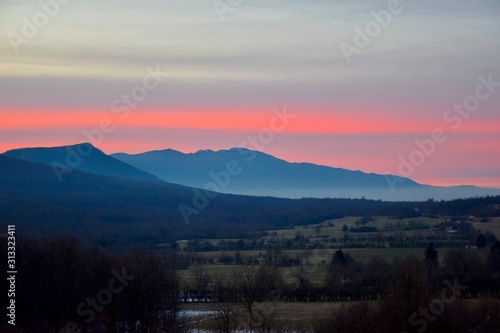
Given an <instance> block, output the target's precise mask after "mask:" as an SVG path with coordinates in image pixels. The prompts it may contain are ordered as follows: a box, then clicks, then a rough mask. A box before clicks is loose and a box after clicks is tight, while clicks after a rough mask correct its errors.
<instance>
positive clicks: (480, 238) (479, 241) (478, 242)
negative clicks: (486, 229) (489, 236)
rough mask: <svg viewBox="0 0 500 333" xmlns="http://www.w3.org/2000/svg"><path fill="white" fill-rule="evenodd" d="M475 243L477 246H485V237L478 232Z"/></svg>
mask: <svg viewBox="0 0 500 333" xmlns="http://www.w3.org/2000/svg"><path fill="white" fill-rule="evenodd" d="M476 245H477V247H478V248H483V247H485V246H486V237H484V235H483V234H479V236H477V239H476Z"/></svg>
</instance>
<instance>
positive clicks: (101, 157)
mask: <svg viewBox="0 0 500 333" xmlns="http://www.w3.org/2000/svg"><path fill="white" fill-rule="evenodd" d="M3 155H5V156H9V157H13V158H17V159H20V160H24V161H29V162H36V163H42V164H46V165H50V166H54V168H55V170H56V172H53V173H52V174H53V176H54V177H58V176H57V174H56V173H59V175H60V179H64V178H65V177H66V175H67V174H68V172H65V171H64V170H65V169H75V170H80V171H85V172H90V173H94V174H98V175H104V176H114V177H122V178H131V179H143V180H155V181H160V179H159V178H158V177H156V176H153V175H151V174H149V173H147V172H145V171H143V170H139V169H137V168H135V167H133V166H130V165H128V164H126V163H124V162H122V161H119V160H117V159H115V158H113V157H111V156H108V155H106V154H105V153H103V152H102V151H101V150H99V149H97V148H95V147H94V146H92V145H91V144H89V143H82V144H77V145H71V146H62V147H50V148H21V149H14V150H9V151H7V152H5V153H4V154H3Z"/></svg>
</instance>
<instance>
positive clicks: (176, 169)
mask: <svg viewBox="0 0 500 333" xmlns="http://www.w3.org/2000/svg"><path fill="white" fill-rule="evenodd" d="M111 156H112V157H114V158H116V159H118V160H120V161H123V162H125V163H127V164H130V165H132V166H134V167H136V168H138V169H141V170H144V171H147V172H149V173H151V174H153V175H155V176H157V177H159V178H161V179H162V180H164V181H167V182H172V183H178V184H183V185H186V186H192V187H198V188H204V187H207V186H208V187H209V188H211V189H214V190H216V191H218V192H224V193H234V194H245V195H261V196H262V195H263V196H275V197H284V198H303V197H311V198H362V197H364V198H369V199H380V200H395V201H402V200H408V201H414V200H427V199H430V198H433V199H436V200H442V199H444V200H449V199H456V198H463V197H474V196H484V195H495V194H500V190H493V189H486V188H479V187H475V186H453V187H442V186H430V185H424V184H419V183H417V182H415V181H413V180H411V179H409V178H404V177H399V176H395V175H380V174H375V173H365V172H362V171H359V170H356V171H352V170H347V169H342V168H333V167H328V166H322V165H316V164H312V163H290V162H287V161H285V160H282V159H279V158H276V157H274V156H271V155H268V154H265V153H262V152H258V151H254V150H248V149H242V148H232V149H229V150H220V151H212V150H200V151H198V152H196V153H188V154H185V153H182V152H179V151H175V150H172V149H166V150H156V151H150V152H145V153H141V154H134V155H131V154H126V153H117V154H112V155H111ZM228 166H229V167H231V166H234V168H235V170H234V172H233V173H234V175H232V174H230V172H228Z"/></svg>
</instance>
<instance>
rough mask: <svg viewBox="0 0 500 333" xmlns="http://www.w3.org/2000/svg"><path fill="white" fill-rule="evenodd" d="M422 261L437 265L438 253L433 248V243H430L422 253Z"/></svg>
mask: <svg viewBox="0 0 500 333" xmlns="http://www.w3.org/2000/svg"><path fill="white" fill-rule="evenodd" d="M424 258H425V259H424V260H425V261H427V262H430V263H437V262H438V251H437V250H436V248H435V247H434V243H433V242H430V243H429V246H427V248H426V249H425V252H424Z"/></svg>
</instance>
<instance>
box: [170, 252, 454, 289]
mask: <svg viewBox="0 0 500 333" xmlns="http://www.w3.org/2000/svg"><path fill="white" fill-rule="evenodd" d="M335 251H336V250H335V249H326V250H309V251H308V252H309V254H308V258H309V259H308V264H307V265H304V271H305V272H306V274H307V275H308V277H309V279H310V281H311V282H312V283H313V284H315V285H318V286H319V285H321V284H323V283H324V281H325V277H326V272H327V267H328V265H329V263H330V261H331V259H332V257H333V254H334V252H335ZM285 252H286V253H287V254H288V255H290V256H299V258H301V262H303V263H304V262H305V252H306V251H303V250H291V251H285ZM343 252H344V253H348V254H350V255H351V257H352V258H353V259H354V260H356V261H363V262H366V261H367V260H368V259H370V258H371V257H374V256H376V257H381V258H384V259H386V260H389V261H390V260H392V259H394V258H396V257H399V256H401V257H405V256H408V255H415V256H417V257H422V258H423V253H424V249H421V248H392V249H391V248H389V249H385V248H377V249H370V248H363V249H343ZM234 253H235V252H226V254H231V255H234ZM259 253H260V254H262V253H263V251H243V252H241V254H242V255H252V256H253V255H258V254H259ZM445 253H446V249H441V250H439V254H440V255H441V256H442V255H444V254H445ZM198 254H199V255H201V256H203V257H213V258H218V257H219V256H220V255H221V254H222V252H219V251H217V252H203V253H198ZM200 267H202V268H203V269H204V271H205V272H206V273H209V274H210V275H212V276H215V275H222V276H224V277H226V278H230V277H231V276H232V274H233V271H234V270H237V269H239V266H238V265H223V264H211V265H200ZM298 269H299V268H298V267H282V268H279V270H280V271H281V272H282V273H283V276H284V277H285V282H287V283H295V282H296V278H295V277H294V276H295V274H296V273H297V271H298ZM179 274H180V275H181V278H182V280H183V281H185V282H189V281H192V280H194V274H193V267H190V268H189V269H186V270H181V271H179Z"/></svg>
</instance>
